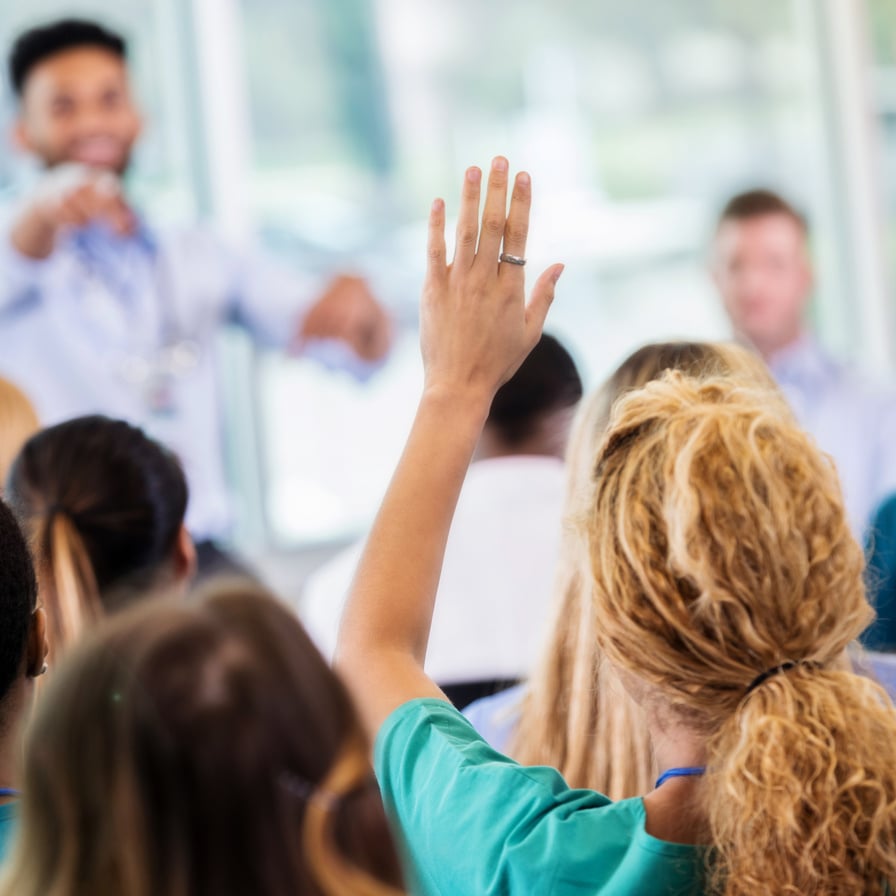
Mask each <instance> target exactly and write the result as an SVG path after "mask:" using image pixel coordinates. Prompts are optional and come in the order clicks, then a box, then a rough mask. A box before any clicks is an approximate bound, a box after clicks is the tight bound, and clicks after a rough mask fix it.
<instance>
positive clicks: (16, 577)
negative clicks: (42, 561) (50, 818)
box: [0, 501, 47, 861]
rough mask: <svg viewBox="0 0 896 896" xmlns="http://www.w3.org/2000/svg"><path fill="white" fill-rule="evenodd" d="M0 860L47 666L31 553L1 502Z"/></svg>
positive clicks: (6, 843) (5, 848) (14, 814)
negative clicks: (29, 718)
mask: <svg viewBox="0 0 896 896" xmlns="http://www.w3.org/2000/svg"><path fill="white" fill-rule="evenodd" d="M0 558H2V561H0V861H3V860H4V859H5V858H6V855H7V852H8V851H9V847H10V842H11V841H12V839H13V835H14V833H15V829H16V827H17V815H18V799H19V791H18V790H17V785H18V767H19V762H20V760H21V753H22V743H21V739H22V725H23V722H24V719H25V716H26V714H27V712H28V710H29V708H30V706H31V702H32V700H33V698H34V684H35V679H37V678H38V677H39V676H41V675H43V674H44V672H46V670H47V665H46V658H47V620H46V616H45V614H44V611H43V610H42V609H41V608H40V607H39V606H38V603H37V580H36V578H35V575H34V566H33V564H32V562H31V553H30V552H29V550H28V544H27V542H26V541H25V537H24V535H23V533H22V530H21V529H20V528H19V525H18V523H17V522H16V520H15V517H14V516H13V515H12V512H11V511H10V509H9V508H8V507H7V506H6V504H4V503H3V501H0Z"/></svg>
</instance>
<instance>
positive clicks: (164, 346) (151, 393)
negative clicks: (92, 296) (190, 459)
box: [73, 225, 202, 412]
mask: <svg viewBox="0 0 896 896" xmlns="http://www.w3.org/2000/svg"><path fill="white" fill-rule="evenodd" d="M133 238H134V240H135V241H136V245H137V247H138V248H139V249H140V250H141V251H142V252H143V253H144V255H145V256H146V258H147V260H148V263H149V265H150V268H151V270H152V279H151V284H150V290H151V292H152V297H151V301H153V302H154V304H155V307H156V310H157V312H158V315H159V323H158V326H159V330H160V333H161V339H160V340H159V341H160V345H159V347H158V348H157V349H155V350H154V351H152V352H146V351H144V352H140V351H130V352H119V353H115V354H114V355H113V356H112V358H111V362H110V366H111V367H112V369H113V372H114V373H115V375H116V376H117V377H118V378H119V379H120V380H122V381H124V382H125V383H126V384H127V385H128V386H129V387H130V388H132V389H133V390H134V391H137V392H140V393H141V394H142V396H143V399H144V401H145V402H146V404H147V405H148V407H149V410H150V411H152V412H163V411H166V410H170V404H171V401H172V390H173V386H174V384H175V383H176V382H177V381H180V380H183V379H184V378H186V377H188V376H190V375H191V374H192V373H193V372H195V371H196V370H197V369H198V367H199V365H200V363H201V361H202V348H201V346H200V344H199V342H198V341H197V340H196V339H194V338H192V337H191V336H190V334H188V333H186V332H185V331H184V329H183V326H182V324H181V323H180V319H179V316H178V314H177V311H176V308H175V289H174V277H173V275H172V273H171V270H170V264H169V262H168V260H167V259H166V258H165V253H164V252H162V251H161V247H160V245H159V243H158V241H157V240H156V239H155V238H154V237H153V236H152V235H151V234H150V233H149V232H148V231H147V229H146V228H145V227H143V226H142V225H141V226H138V229H137V231H136V232H135V234H134V237H133ZM73 240H74V243H75V246H76V248H77V251H78V253H79V255H80V256H81V259H82V261H83V262H84V263H85V265H86V266H87V268H88V270H89V271H91V273H92V274H93V276H94V277H95V278H96V279H102V280H105V282H106V284H107V286H108V287H109V288H110V289H111V290H113V291H114V293H115V294H116V297H120V298H121V300H122V301H123V303H124V304H128V305H131V306H135V305H136V302H137V296H136V294H135V289H134V287H133V285H132V283H130V282H128V278H127V276H126V275H125V276H122V274H121V272H120V268H118V269H117V268H116V264H115V263H114V262H112V261H110V260H109V259H108V255H107V254H106V253H104V252H103V251H101V250H99V249H98V248H97V246H96V245H95V244H94V243H93V242H92V240H91V239H90V232H89V231H81V232H80V233H76V234H75V235H74V236H73ZM110 253H111V250H110ZM100 272H102V273H100ZM116 273H117V274H118V276H112V275H113V274H116Z"/></svg>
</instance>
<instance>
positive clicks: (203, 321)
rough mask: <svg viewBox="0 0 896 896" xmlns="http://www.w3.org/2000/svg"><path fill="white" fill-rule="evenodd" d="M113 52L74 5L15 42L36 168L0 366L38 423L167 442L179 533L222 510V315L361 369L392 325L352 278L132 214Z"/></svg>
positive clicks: (118, 60)
mask: <svg viewBox="0 0 896 896" xmlns="http://www.w3.org/2000/svg"><path fill="white" fill-rule="evenodd" d="M126 54H127V51H126V46H125V43H124V41H123V40H122V38H121V37H119V36H118V35H116V34H114V33H112V32H109V31H107V30H106V29H104V28H102V27H101V26H99V25H96V24H94V23H91V22H84V21H77V20H64V21H60V22H56V23H53V24H51V25H48V26H45V27H43V28H38V29H33V30H31V31H29V32H26V33H25V34H23V35H22V36H21V37H20V38H19V39H18V41H17V42H16V44H15V46H14V48H13V51H12V54H11V57H10V75H11V81H12V85H13V88H14V89H15V91H16V93H17V96H18V98H19V115H18V120H17V123H16V130H15V134H16V140H17V142H18V144H19V145H20V147H21V148H23V149H24V150H26V151H28V152H30V153H31V154H32V155H33V156H35V158H36V159H38V161H39V162H40V163H41V164H42V166H43V168H44V174H43V177H42V179H41V181H40V183H39V185H38V187H37V189H36V190H34V191H33V192H31V193H30V195H28V196H27V197H25V199H24V201H23V202H22V203H21V204H20V205H19V207H18V208H16V209H15V211H14V213H13V214H12V215H11V217H10V219H9V220H8V222H7V224H6V227H5V229H4V230H3V231H0V374H3V375H5V376H7V377H8V378H10V379H12V380H14V381H15V382H17V383H18V384H19V385H20V386H22V388H23V389H24V390H25V391H26V392H27V393H28V395H29V397H30V398H31V399H32V401H33V402H34V403H35V405H36V407H37V409H38V412H39V414H40V417H41V419H42V421H43V422H44V423H45V424H51V423H54V422H57V421H59V420H61V419H64V418H68V417H72V416H75V415H79V414H84V413H93V412H101V413H105V414H108V415H110V416H114V417H120V418H123V419H125V420H128V421H131V422H133V423H136V424H138V425H141V426H144V427H145V428H146V429H147V430H148V431H149V432H150V433H151V434H152V435H154V436H156V437H157V438H160V439H161V440H162V441H164V442H166V443H167V444H169V445H170V446H171V447H172V448H173V449H174V450H175V451H176V452H177V453H178V455H179V456H180V458H181V460H182V462H183V464H184V467H185V469H186V472H187V476H188V479H189V482H190V490H191V503H190V508H189V512H188V517H187V521H188V525H189V528H190V530H191V532H192V533H193V535H194V536H195V537H196V538H197V539H199V540H200V541H201V540H205V539H217V538H220V537H222V536H225V535H226V534H227V531H228V528H229V526H230V523H231V506H230V500H229V496H228V491H227V486H226V481H225V475H224V463H223V457H222V414H221V396H220V384H219V380H218V370H217V366H216V358H215V350H214V347H215V341H216V339H215V337H216V335H217V334H218V332H219V330H220V328H221V326H222V325H223V324H225V323H231V322H234V323H238V324H240V325H242V326H243V327H245V328H246V329H247V330H248V331H249V333H250V334H251V335H252V336H253V338H254V339H255V340H256V341H257V342H259V343H262V344H264V345H268V346H276V347H281V348H284V349H294V350H299V349H305V348H306V347H307V346H308V345H309V344H311V345H313V346H316V347H317V350H318V352H320V351H321V347H323V348H325V349H326V350H327V351H329V353H330V357H331V359H332V358H333V357H334V355H335V357H336V358H337V361H336V363H338V364H341V365H342V366H350V367H353V368H354V369H356V370H358V369H361V370H362V371H366V370H367V369H368V368H369V369H373V367H374V366H375V365H376V364H377V363H378V362H379V361H380V360H381V359H382V358H383V357H384V356H385V355H386V353H387V351H388V348H389V344H390V338H391V328H390V324H389V319H388V316H387V315H386V314H385V312H384V311H383V309H382V308H381V307H380V306H379V305H378V303H377V302H376V301H375V300H374V298H373V297H372V296H371V294H370V292H369V291H368V289H367V287H366V285H365V284H364V282H363V281H361V280H359V279H358V278H353V277H340V278H337V279H336V280H335V281H333V283H331V284H330V286H329V287H328V288H327V289H326V290H324V291H323V293H322V294H320V291H319V290H318V291H317V292H315V291H314V290H313V286H312V284H310V283H307V282H302V280H301V279H300V278H299V277H297V276H296V275H295V274H294V273H291V272H287V271H285V270H283V269H280V268H278V267H277V266H276V265H274V264H272V263H271V262H270V260H266V259H264V258H261V257H259V256H258V255H256V254H254V253H253V252H251V251H250V250H246V249H243V248H241V247H233V246H226V245H224V244H223V243H222V242H220V241H219V240H218V239H217V238H215V237H214V236H213V235H212V234H211V233H210V232H208V231H204V230H200V229H196V228H185V229H183V230H182V231H181V232H159V231H157V230H155V229H154V228H152V227H151V226H150V225H149V224H148V222H146V221H145V220H143V218H142V217H141V216H140V215H139V214H138V213H137V212H135V211H134V209H133V208H132V207H131V205H130V204H129V202H128V199H127V196H126V194H125V191H124V187H123V184H122V177H123V175H124V174H125V172H126V171H127V168H128V164H129V161H130V157H131V152H132V149H133V146H134V144H135V142H136V140H137V139H138V137H139V134H140V129H141V121H140V116H139V112H138V110H137V108H136V104H135V101H134V99H133V97H132V94H131V90H130V86H129V83H128V70H127V60H126ZM315 296H317V297H316V298H315ZM309 299H310V301H309ZM340 353H341V354H340Z"/></svg>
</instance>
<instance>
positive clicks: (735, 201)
mask: <svg viewBox="0 0 896 896" xmlns="http://www.w3.org/2000/svg"><path fill="white" fill-rule="evenodd" d="M767 215H784V217H786V218H790V219H791V220H792V221H793V222H794V223H795V224H796V225H797V226H798V227H799V228H800V230H802V231H803V233H804V234H808V232H809V222H808V221H807V220H806V216H805V215H804V214H803V213H802V212H800V211H799V210H798V209H797V208H796V206H794V205H793V204H791V203H790V202H788V201H787V200H786V199H785V198H784V197H783V196H779V195H778V194H777V193H773V192H772V191H771V190H763V189H756V190H747V191H746V192H744V193H738V195H737V196H733V197H732V198H731V199H729V200H728V202H727V203H726V205H725V207H724V208H723V209H722V213H721V214H720V215H719V221H718V225H717V226H718V228H721V226H722V225H723V224H725V223H726V222H727V221H749V220H751V219H753V218H763V217H765V216H767Z"/></svg>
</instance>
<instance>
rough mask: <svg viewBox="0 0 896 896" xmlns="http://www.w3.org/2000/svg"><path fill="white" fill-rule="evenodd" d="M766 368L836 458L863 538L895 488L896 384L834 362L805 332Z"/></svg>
mask: <svg viewBox="0 0 896 896" xmlns="http://www.w3.org/2000/svg"><path fill="white" fill-rule="evenodd" d="M769 367H770V368H771V371H772V374H773V375H774V377H775V379H776V380H777V382H778V385H779V386H780V387H781V391H782V392H783V393H784V396H785V397H786V398H787V401H788V402H789V404H790V406H791V408H792V409H793V412H794V414H795V415H796V418H797V420H799V422H800V424H801V425H802V426H804V427H805V428H806V430H807V431H808V432H809V433H810V434H811V435H813V436H814V437H815V440H816V442H817V444H818V447H819V448H820V449H821V450H822V451H825V452H827V453H828V454H829V455H830V456H831V457H832V458H833V459H834V462H835V464H836V465H837V472H838V473H839V475H840V485H841V487H842V489H843V497H844V502H845V504H846V511H847V515H848V517H849V522H850V526H851V527H852V530H853V532H854V533H855V536H856V538H858V539H859V540H861V539H862V538H863V536H864V534H865V532H866V531H867V529H868V526H869V524H870V522H871V517H872V514H873V513H874V512H875V511H876V510H877V508H878V506H879V505H880V503H881V502H882V501H883V500H884V499H885V498H886V497H888V496H889V495H891V494H893V493H894V492H896V389H894V388H893V386H892V385H890V384H884V383H878V382H875V381H873V380H871V379H870V378H867V377H865V376H863V375H861V374H860V373H859V372H857V371H855V370H853V369H852V368H850V367H848V366H846V365H844V364H841V363H840V362H838V361H836V360H835V359H834V358H832V357H830V356H829V355H828V354H827V353H826V352H825V351H824V350H823V349H822V348H821V347H820V346H819V345H818V344H817V343H816V342H814V341H813V340H812V339H811V338H810V337H808V336H806V337H803V338H802V339H801V340H800V341H799V342H797V343H795V344H794V345H792V346H790V347H789V348H787V349H785V350H784V351H782V352H780V353H778V354H777V355H776V356H775V357H774V358H772V359H771V361H770V363H769Z"/></svg>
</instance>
